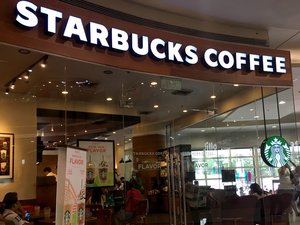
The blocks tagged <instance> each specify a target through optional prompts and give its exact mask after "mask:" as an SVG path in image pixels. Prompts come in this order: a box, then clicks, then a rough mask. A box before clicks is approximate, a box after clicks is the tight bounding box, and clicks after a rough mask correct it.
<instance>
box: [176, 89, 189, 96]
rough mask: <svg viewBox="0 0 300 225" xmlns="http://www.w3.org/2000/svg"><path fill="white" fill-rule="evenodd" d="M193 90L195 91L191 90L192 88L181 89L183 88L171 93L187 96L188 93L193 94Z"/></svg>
mask: <svg viewBox="0 0 300 225" xmlns="http://www.w3.org/2000/svg"><path fill="white" fill-rule="evenodd" d="M192 92H193V90H190V89H181V90H175V91H172V92H171V94H172V95H181V96H186V95H189V94H191V93H192Z"/></svg>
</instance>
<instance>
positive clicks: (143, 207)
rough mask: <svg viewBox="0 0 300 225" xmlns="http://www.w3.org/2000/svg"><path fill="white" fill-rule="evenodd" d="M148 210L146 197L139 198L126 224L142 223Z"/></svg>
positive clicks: (139, 224) (138, 224) (135, 224)
mask: <svg viewBox="0 0 300 225" xmlns="http://www.w3.org/2000/svg"><path fill="white" fill-rule="evenodd" d="M148 212H149V202H148V199H142V200H139V202H138V204H137V207H136V209H135V212H134V217H133V218H132V219H130V220H129V221H126V225H142V224H145V219H146V216H147V214H148Z"/></svg>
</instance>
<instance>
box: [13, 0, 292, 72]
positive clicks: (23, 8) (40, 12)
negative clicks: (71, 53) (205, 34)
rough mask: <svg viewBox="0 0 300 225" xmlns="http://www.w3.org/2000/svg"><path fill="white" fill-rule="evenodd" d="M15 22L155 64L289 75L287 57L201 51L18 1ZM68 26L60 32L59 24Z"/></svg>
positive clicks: (226, 51) (211, 50)
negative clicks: (125, 53) (172, 63)
mask: <svg viewBox="0 0 300 225" xmlns="http://www.w3.org/2000/svg"><path fill="white" fill-rule="evenodd" d="M16 11H17V15H16V22H17V24H18V25H21V26H22V27H24V28H26V29H32V28H35V27H36V26H38V24H39V23H40V19H41V18H43V17H44V18H45V25H44V30H45V31H46V33H47V34H49V35H54V34H59V35H61V38H62V39H74V40H77V41H78V42H80V43H85V44H88V45H92V46H97V47H99V48H101V49H110V50H112V51H116V52H129V53H130V54H131V55H133V56H136V57H140V56H146V55H147V56H150V57H151V58H152V59H154V60H158V61H159V60H166V61H168V62H175V63H179V64H184V65H194V64H199V63H201V64H203V65H205V66H206V67H208V68H219V69H222V70H232V71H236V70H243V71H250V72H251V71H259V72H263V73H272V74H279V75H280V74H285V73H287V65H286V63H287V62H288V59H286V58H285V57H284V56H271V55H265V54H253V53H246V52H230V51H229V50H228V49H222V50H217V49H215V48H214V47H209V48H207V49H204V50H201V52H200V51H199V47H200V46H194V45H192V44H182V43H180V42H176V41H170V40H164V39H163V38H159V37H157V38H150V37H149V36H147V35H143V34H138V33H133V32H132V33H128V32H127V31H125V30H122V29H118V28H115V27H106V26H105V25H103V24H101V23H97V22H92V21H91V22H88V23H84V22H83V20H82V19H81V18H80V17H78V16H74V15H64V14H63V13H62V12H60V11H57V10H54V9H50V8H47V7H43V6H40V7H39V6H37V5H35V4H34V3H31V2H29V1H19V2H18V3H17V5H16ZM62 21H66V24H65V25H63V26H61V27H60V28H58V24H59V23H62Z"/></svg>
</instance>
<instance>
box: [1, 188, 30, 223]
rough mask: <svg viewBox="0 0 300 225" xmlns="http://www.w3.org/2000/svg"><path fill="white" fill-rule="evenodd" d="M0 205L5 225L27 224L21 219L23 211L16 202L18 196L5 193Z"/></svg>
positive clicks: (13, 193)
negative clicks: (0, 205)
mask: <svg viewBox="0 0 300 225" xmlns="http://www.w3.org/2000/svg"><path fill="white" fill-rule="evenodd" d="M2 203H3V206H2V208H1V210H0V213H1V215H2V219H3V220H4V221H5V224H9V225H23V224H25V223H28V222H27V221H25V220H23V219H22V217H21V216H22V215H23V212H24V210H23V209H22V207H21V204H20V202H19V200H18V194H17V193H16V192H8V193H6V195H5V196H4V198H3V201H2ZM18 213H19V214H18ZM20 214H21V215H20Z"/></svg>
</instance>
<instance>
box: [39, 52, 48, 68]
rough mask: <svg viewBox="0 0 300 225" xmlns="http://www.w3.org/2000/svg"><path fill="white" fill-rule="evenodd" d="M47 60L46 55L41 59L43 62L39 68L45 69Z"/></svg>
mask: <svg viewBox="0 0 300 225" xmlns="http://www.w3.org/2000/svg"><path fill="white" fill-rule="evenodd" d="M47 60H48V56H47V55H46V56H45V57H44V58H43V61H42V62H41V67H42V68H45V67H46V66H47Z"/></svg>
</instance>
